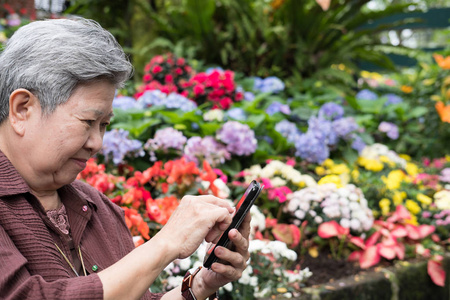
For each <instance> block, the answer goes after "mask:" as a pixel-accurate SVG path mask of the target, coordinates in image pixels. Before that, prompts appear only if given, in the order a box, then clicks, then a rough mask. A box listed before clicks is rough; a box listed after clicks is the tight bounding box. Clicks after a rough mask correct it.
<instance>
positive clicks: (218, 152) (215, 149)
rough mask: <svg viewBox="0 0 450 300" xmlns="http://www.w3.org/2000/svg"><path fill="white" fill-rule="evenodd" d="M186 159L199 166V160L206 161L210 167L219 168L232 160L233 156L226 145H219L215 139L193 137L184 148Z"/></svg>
mask: <svg viewBox="0 0 450 300" xmlns="http://www.w3.org/2000/svg"><path fill="white" fill-rule="evenodd" d="M184 157H185V158H186V159H187V160H188V161H193V162H195V163H196V164H197V165H198V164H199V163H200V161H199V160H206V161H207V162H208V163H209V164H210V165H212V166H217V165H219V164H222V163H224V162H225V161H226V160H228V159H230V158H231V154H230V153H229V152H228V151H227V149H226V148H225V146H224V145H222V144H220V143H218V142H217V141H216V140H215V139H214V138H213V137H211V136H206V137H204V138H201V137H199V136H194V137H191V138H190V139H189V140H188V141H187V143H186V146H185V147H184Z"/></svg>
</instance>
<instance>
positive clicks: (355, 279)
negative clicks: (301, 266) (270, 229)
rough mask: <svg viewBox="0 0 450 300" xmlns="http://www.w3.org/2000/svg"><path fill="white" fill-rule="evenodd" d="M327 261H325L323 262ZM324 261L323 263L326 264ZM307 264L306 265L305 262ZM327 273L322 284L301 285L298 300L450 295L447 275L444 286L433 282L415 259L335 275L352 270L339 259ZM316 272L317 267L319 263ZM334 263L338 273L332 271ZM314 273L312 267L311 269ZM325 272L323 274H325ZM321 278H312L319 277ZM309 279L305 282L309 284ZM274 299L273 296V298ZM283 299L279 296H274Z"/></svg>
mask: <svg viewBox="0 0 450 300" xmlns="http://www.w3.org/2000/svg"><path fill="white" fill-rule="evenodd" d="M328 263H330V262H328V261H326V264H328ZM326 264H323V266H326ZM305 266H306V265H305ZM328 266H329V267H328V273H329V274H330V275H329V276H330V278H332V279H330V280H328V281H327V282H323V283H321V284H315V285H312V286H308V287H305V288H303V289H302V295H301V296H299V297H297V298H295V299H298V300H345V299H360V300H372V299H373V300H384V299H386V300H391V299H395V300H415V299H417V300H419V299H427V300H434V299H436V300H442V299H449V297H450V290H449V286H450V280H449V278H448V277H447V278H446V284H445V287H439V286H437V285H435V284H434V283H433V282H432V281H431V279H430V277H429V276H428V274H427V261H426V260H418V261H410V262H398V263H396V264H395V265H392V266H389V267H376V268H373V269H371V270H368V271H360V272H358V273H357V274H356V275H351V276H345V277H341V278H339V279H337V278H338V277H339V274H343V273H344V271H343V269H346V272H352V271H355V270H356V269H354V268H353V267H352V266H351V264H349V263H347V264H346V265H342V266H339V263H334V264H329V265H328ZM443 266H444V270H445V271H446V272H447V274H448V272H449V271H450V255H447V256H446V257H445V258H444V261H443ZM313 267H316V272H319V274H322V275H323V274H324V272H321V271H319V270H320V269H319V268H318V266H313ZM335 267H337V268H338V269H337V270H338V274H337V275H335V273H334V271H335V269H334V268H335ZM313 273H314V270H313ZM325 277H326V276H323V278H325ZM318 280H320V278H316V279H314V281H318ZM309 284H310V282H307V285H309ZM272 299H274V298H272ZM276 299H282V298H276Z"/></svg>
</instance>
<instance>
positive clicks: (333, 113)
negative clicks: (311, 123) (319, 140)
mask: <svg viewBox="0 0 450 300" xmlns="http://www.w3.org/2000/svg"><path fill="white" fill-rule="evenodd" d="M343 115H344V108H343V107H342V106H340V105H339V104H336V103H333V102H329V103H325V104H324V105H322V107H321V108H320V110H319V118H321V119H327V120H331V121H333V120H336V119H340V118H342V116H343Z"/></svg>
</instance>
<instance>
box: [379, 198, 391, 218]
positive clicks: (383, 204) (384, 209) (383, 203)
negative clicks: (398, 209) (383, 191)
mask: <svg viewBox="0 0 450 300" xmlns="http://www.w3.org/2000/svg"><path fill="white" fill-rule="evenodd" d="M378 205H379V206H380V208H381V213H382V214H383V215H387V214H388V213H389V211H390V209H391V201H390V200H389V199H387V198H383V199H381V200H380V202H379V203H378Z"/></svg>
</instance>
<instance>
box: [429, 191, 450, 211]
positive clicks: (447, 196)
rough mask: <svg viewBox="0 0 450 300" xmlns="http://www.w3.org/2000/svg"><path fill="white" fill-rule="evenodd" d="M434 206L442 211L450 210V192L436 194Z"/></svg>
mask: <svg viewBox="0 0 450 300" xmlns="http://www.w3.org/2000/svg"><path fill="white" fill-rule="evenodd" d="M433 198H434V204H436V207H437V208H438V209H441V210H446V209H450V191H449V190H441V191H439V192H437V193H435V194H434V196H433Z"/></svg>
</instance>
